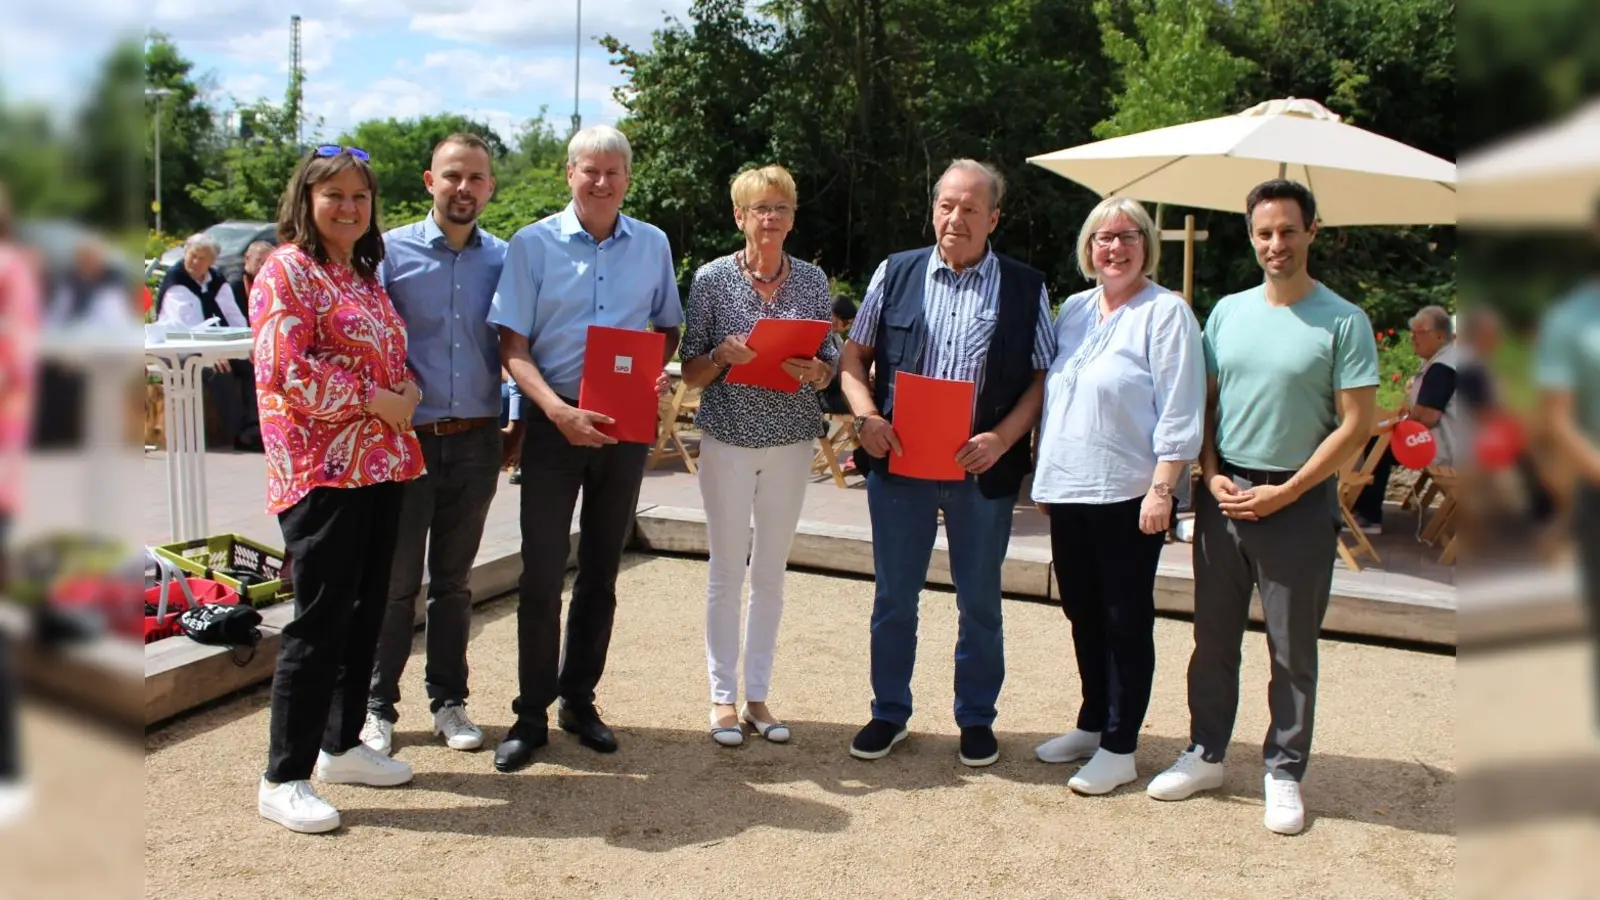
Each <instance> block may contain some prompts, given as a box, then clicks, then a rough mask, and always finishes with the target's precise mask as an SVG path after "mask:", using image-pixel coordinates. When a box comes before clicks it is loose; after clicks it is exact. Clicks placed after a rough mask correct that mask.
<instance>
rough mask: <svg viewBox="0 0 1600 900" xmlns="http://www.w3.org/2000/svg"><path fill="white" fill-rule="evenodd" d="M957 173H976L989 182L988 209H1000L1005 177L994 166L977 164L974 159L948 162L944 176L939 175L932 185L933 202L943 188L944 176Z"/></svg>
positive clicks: (1004, 192)
mask: <svg viewBox="0 0 1600 900" xmlns="http://www.w3.org/2000/svg"><path fill="white" fill-rule="evenodd" d="M957 171H960V172H976V173H978V174H979V175H982V176H983V177H984V178H985V179H986V180H987V181H988V182H989V208H990V209H999V208H1000V203H1001V201H1003V200H1005V198H1006V177H1005V176H1004V175H1001V174H1000V170H999V169H996V168H995V167H994V166H991V165H989V164H988V163H984V162H978V161H977V160H975V159H955V160H951V161H950V165H949V166H948V167H947V168H946V169H945V170H944V174H943V175H940V176H939V180H938V181H935V182H934V183H933V196H934V199H935V200H937V199H938V197H939V190H940V189H941V188H942V187H943V186H944V179H945V176H946V175H949V174H950V173H951V172H957Z"/></svg>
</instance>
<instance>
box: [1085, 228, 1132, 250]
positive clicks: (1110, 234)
mask: <svg viewBox="0 0 1600 900" xmlns="http://www.w3.org/2000/svg"><path fill="white" fill-rule="evenodd" d="M1093 237H1094V245H1095V246H1096V247H1109V246H1111V242H1112V241H1115V240H1118V239H1119V238H1120V239H1121V240H1122V246H1124V247H1132V246H1134V245H1135V244H1139V243H1142V242H1143V241H1144V233H1143V232H1140V231H1096V232H1095V233H1094V235H1093Z"/></svg>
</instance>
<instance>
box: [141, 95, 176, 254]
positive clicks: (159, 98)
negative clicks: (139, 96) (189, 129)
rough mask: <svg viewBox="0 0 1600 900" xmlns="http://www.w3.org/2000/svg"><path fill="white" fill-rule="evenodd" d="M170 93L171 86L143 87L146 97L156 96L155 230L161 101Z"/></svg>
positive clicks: (158, 201) (158, 209)
mask: <svg viewBox="0 0 1600 900" xmlns="http://www.w3.org/2000/svg"><path fill="white" fill-rule="evenodd" d="M171 93H172V88H145V89H144V95H145V96H146V97H154V98H156V203H155V207H156V231H157V232H160V231H161V101H162V100H164V99H166V97H167V95H169V94H171Z"/></svg>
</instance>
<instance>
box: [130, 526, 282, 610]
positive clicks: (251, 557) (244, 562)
mask: <svg viewBox="0 0 1600 900" xmlns="http://www.w3.org/2000/svg"><path fill="white" fill-rule="evenodd" d="M156 552H157V553H159V554H160V555H161V556H163V557H165V558H166V559H169V560H171V561H172V562H173V563H174V564H175V565H177V566H178V568H180V569H182V570H183V571H185V572H188V573H189V574H191V575H198V576H199V577H201V578H209V579H211V580H212V581H216V582H218V583H219V584H224V585H227V586H228V587H230V588H233V589H234V590H235V591H237V592H238V594H239V596H240V597H241V598H243V599H244V602H246V603H248V604H249V605H251V606H254V607H257V608H260V607H263V606H271V605H272V604H274V603H277V602H279V601H281V600H283V599H285V598H286V597H288V596H289V594H290V591H289V587H288V585H285V584H284V582H283V580H282V579H283V551H282V550H274V549H273V548H271V547H268V546H266V545H265V544H258V543H256V542H255V541H252V540H250V539H249V538H247V537H244V536H243V535H237V534H218V535H213V536H211V537H207V538H196V539H195V540H192V541H183V542H180V543H176V544H162V545H161V546H159V547H157V548H156ZM222 569H231V570H232V571H234V572H243V573H248V574H250V575H254V576H256V577H257V578H261V579H263V580H262V581H261V582H260V583H258V584H252V585H249V586H246V585H245V584H243V583H242V582H240V581H239V579H237V578H234V577H232V576H230V575H229V574H228V573H226V572H223V571H221V570H222Z"/></svg>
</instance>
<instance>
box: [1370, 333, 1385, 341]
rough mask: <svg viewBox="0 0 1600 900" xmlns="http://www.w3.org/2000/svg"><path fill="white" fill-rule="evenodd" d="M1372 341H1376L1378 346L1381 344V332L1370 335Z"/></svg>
mask: <svg viewBox="0 0 1600 900" xmlns="http://www.w3.org/2000/svg"><path fill="white" fill-rule="evenodd" d="M1372 339H1373V340H1375V341H1377V342H1378V343H1380V344H1381V343H1383V332H1381V331H1378V332H1374V333H1373V335H1372Z"/></svg>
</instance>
